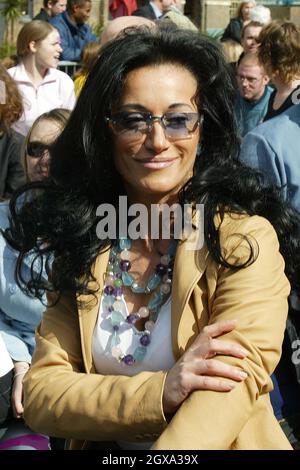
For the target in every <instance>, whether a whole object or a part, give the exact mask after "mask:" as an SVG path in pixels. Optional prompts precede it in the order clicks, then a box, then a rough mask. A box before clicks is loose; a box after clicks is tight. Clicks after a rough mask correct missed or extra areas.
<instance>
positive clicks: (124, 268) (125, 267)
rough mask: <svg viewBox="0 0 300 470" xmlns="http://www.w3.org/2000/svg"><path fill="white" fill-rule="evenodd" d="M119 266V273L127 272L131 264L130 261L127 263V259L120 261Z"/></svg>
mask: <svg viewBox="0 0 300 470" xmlns="http://www.w3.org/2000/svg"><path fill="white" fill-rule="evenodd" d="M119 266H120V269H121V271H129V269H130V268H131V263H130V261H128V259H122V261H120V264H119Z"/></svg>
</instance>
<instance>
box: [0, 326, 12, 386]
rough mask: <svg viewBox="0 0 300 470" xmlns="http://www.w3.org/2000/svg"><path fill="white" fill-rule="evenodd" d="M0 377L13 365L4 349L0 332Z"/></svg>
mask: <svg viewBox="0 0 300 470" xmlns="http://www.w3.org/2000/svg"><path fill="white" fill-rule="evenodd" d="M0 358H1V360H0V377H3V376H4V375H6V374H8V372H9V371H10V370H12V368H13V367H14V364H13V361H12V360H11V357H10V355H9V354H8V351H7V349H6V346H5V343H4V341H3V338H2V336H1V332H0Z"/></svg>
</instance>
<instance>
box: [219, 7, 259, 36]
mask: <svg viewBox="0 0 300 470" xmlns="http://www.w3.org/2000/svg"><path fill="white" fill-rule="evenodd" d="M255 5H256V2H255V0H251V1H250V2H241V3H240V5H239V7H238V10H237V15H236V17H235V18H232V19H231V20H230V22H229V24H228V26H227V27H226V29H225V31H224V33H223V36H222V38H221V41H227V39H232V40H233V41H236V42H238V43H240V42H241V36H242V30H243V28H244V27H245V26H246V25H247V23H249V22H250V21H251V17H250V13H251V10H252V8H253V7H254V6H255Z"/></svg>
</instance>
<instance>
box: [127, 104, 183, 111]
mask: <svg viewBox="0 0 300 470" xmlns="http://www.w3.org/2000/svg"><path fill="white" fill-rule="evenodd" d="M179 106H188V107H189V108H191V109H192V107H191V105H190V104H188V103H173V104H171V105H170V106H169V107H168V109H175V108H178V107H179ZM132 108H134V109H137V110H139V111H145V112H149V110H148V108H145V106H142V105H141V104H138V103H128V104H124V105H122V106H121V109H132Z"/></svg>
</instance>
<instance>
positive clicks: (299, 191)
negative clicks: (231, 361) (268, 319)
mask: <svg viewBox="0 0 300 470" xmlns="http://www.w3.org/2000/svg"><path fill="white" fill-rule="evenodd" d="M299 138H300V105H299V104H298V105H296V106H291V107H290V108H288V109H287V110H286V111H284V112H283V113H281V114H280V115H279V116H277V117H275V118H273V119H271V120H268V121H266V122H264V123H263V124H261V125H260V126H258V127H257V128H256V129H254V130H253V131H252V132H249V134H248V135H247V136H246V137H245V139H244V141H243V143H242V147H241V155H240V158H241V160H242V161H244V162H245V163H246V164H247V165H249V166H251V167H254V168H257V169H259V170H260V171H261V172H262V174H263V175H264V180H265V181H267V182H271V183H272V184H275V185H276V186H277V187H278V188H280V191H281V193H282V195H283V197H284V199H285V200H287V201H289V202H290V203H291V204H292V205H293V206H294V207H295V209H296V210H297V211H298V212H299V211H300V184H299V181H300V164H299V163H300V162H299ZM299 313H300V301H299V296H298V294H297V293H296V292H293V293H292V294H291V296H290V298H289V314H288V320H287V327H286V332H285V338H284V342H283V347H282V355H281V358H280V362H279V364H278V366H277V368H276V369H275V372H274V374H273V375H272V381H273V384H274V390H272V392H271V402H272V405H273V409H274V413H275V416H276V418H277V419H278V420H279V422H280V425H281V427H282V429H283V430H284V432H285V433H286V436H287V437H288V439H289V441H290V443H291V444H292V446H293V448H294V449H298V450H299V449H300V402H299V389H300V365H299V361H295V360H293V354H294V351H295V346H297V345H298V344H299V339H300V317H299Z"/></svg>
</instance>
